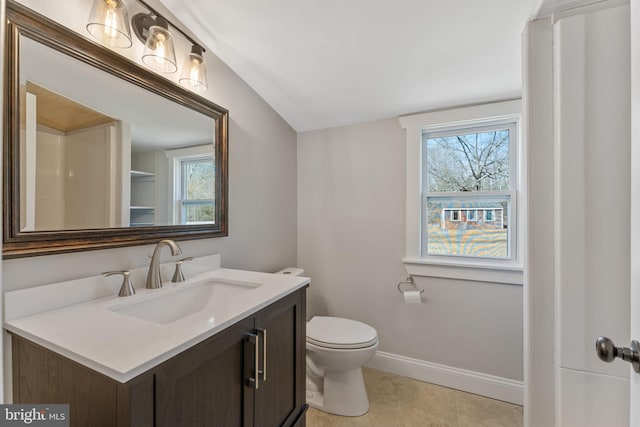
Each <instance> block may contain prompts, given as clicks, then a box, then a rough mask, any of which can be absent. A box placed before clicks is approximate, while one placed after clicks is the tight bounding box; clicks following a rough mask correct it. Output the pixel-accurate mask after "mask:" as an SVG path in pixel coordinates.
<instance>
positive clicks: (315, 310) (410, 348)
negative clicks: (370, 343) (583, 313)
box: [298, 118, 523, 381]
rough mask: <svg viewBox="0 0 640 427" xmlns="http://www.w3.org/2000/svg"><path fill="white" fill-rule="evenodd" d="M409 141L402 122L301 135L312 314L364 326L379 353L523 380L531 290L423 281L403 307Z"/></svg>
mask: <svg viewBox="0 0 640 427" xmlns="http://www.w3.org/2000/svg"><path fill="white" fill-rule="evenodd" d="M405 145H406V143H405V135H404V131H403V130H402V129H401V128H400V125H399V123H398V120H397V119H396V118H393V119H387V120H380V121H374V122H369V123H361V124H356V125H352V126H344V127H338V128H333V129H326V130H319V131H311V132H304V133H300V134H299V135H298V264H299V266H300V267H302V268H304V269H305V271H306V273H307V274H308V275H309V276H310V277H311V278H312V281H311V287H310V289H309V298H308V299H309V306H308V314H309V315H335V316H342V317H347V318H352V319H356V320H360V321H363V322H366V323H368V324H370V325H372V326H373V327H374V328H376V330H377V331H378V336H379V342H380V346H379V351H380V352H383V353H390V354H392V355H399V356H403V357H409V358H412V359H418V360H420V361H425V362H428V363H433V364H440V365H446V366H449V367H454V368H459V369H464V370H468V371H472V372H476V373H482V374H488V375H492V376H496V377H500V378H505V379H511V380H516V381H518V380H522V370H523V365H522V360H523V350H522V345H523V338H522V318H523V316H522V287H521V286H518V285H505V284H494V283H483V282H471V281H462V280H450V279H440V278H423V277H416V278H415V280H416V284H417V285H418V287H420V288H422V289H425V292H424V296H425V297H426V303H424V304H421V305H418V304H411V305H409V304H403V303H402V298H401V295H400V294H399V292H398V290H397V288H396V285H397V284H398V282H399V281H401V280H404V279H405V277H406V270H405V268H404V265H403V263H402V262H401V259H402V258H403V257H404V255H405V254H404V250H405V241H404V240H405V237H404V235H405V226H404V224H405V177H406V174H405Z"/></svg>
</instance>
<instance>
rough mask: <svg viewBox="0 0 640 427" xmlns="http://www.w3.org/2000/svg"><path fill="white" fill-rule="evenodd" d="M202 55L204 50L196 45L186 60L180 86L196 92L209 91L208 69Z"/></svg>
mask: <svg viewBox="0 0 640 427" xmlns="http://www.w3.org/2000/svg"><path fill="white" fill-rule="evenodd" d="M202 53H203V52H202V48H201V47H200V46H197V45H194V46H193V47H192V48H191V53H189V54H187V57H186V59H185V60H184V65H183V66H182V73H181V74H180V84H181V85H182V86H184V87H186V88H188V89H190V90H192V91H195V92H203V91H205V90H207V68H206V67H205V65H204V58H203V56H202Z"/></svg>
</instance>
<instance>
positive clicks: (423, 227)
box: [420, 116, 520, 262]
mask: <svg viewBox="0 0 640 427" xmlns="http://www.w3.org/2000/svg"><path fill="white" fill-rule="evenodd" d="M518 119H519V117H515V116H509V117H503V118H498V119H486V120H478V122H477V123H475V124H474V125H471V126H469V125H467V124H451V125H450V126H447V125H446V124H443V125H440V126H438V128H437V130H435V131H433V130H431V129H429V128H424V129H422V132H421V135H420V136H421V141H420V150H421V151H420V156H421V158H422V163H421V167H420V181H421V188H420V192H421V197H422V199H423V202H422V207H421V220H420V241H421V248H420V256H421V258H423V259H425V260H429V259H431V258H432V257H436V259H437V258H442V257H445V258H451V261H454V260H455V259H458V258H468V259H469V260H470V261H471V260H478V261H480V260H481V261H491V262H493V261H506V262H509V261H513V260H514V259H515V258H516V256H517V248H516V246H517V235H516V233H515V231H514V230H516V229H517V218H516V216H515V215H513V213H515V212H517V200H516V196H515V190H516V189H517V188H518V174H517V168H518V162H517V158H518V141H519V138H520V132H519V129H518V127H519V123H518ZM503 129H508V130H509V160H508V161H509V182H508V188H506V189H504V190H495V191H464V192H462V191H457V192H455V191H448V192H445V191H427V188H428V186H429V175H428V172H427V171H426V170H425V169H426V164H427V159H428V148H427V141H428V140H430V139H433V138H438V137H447V136H457V135H462V134H478V133H483V132H493V131H497V130H503ZM434 199H441V200H451V201H454V202H463V201H464V200H468V201H478V200H485V201H487V202H491V201H501V200H506V201H507V219H508V222H507V250H506V252H507V256H506V257H505V258H492V257H481V256H472V255H455V254H433V253H432V254H429V237H428V232H427V227H428V224H427V222H428V218H427V212H428V202H427V201H428V200H434ZM467 210H468V209H465V208H460V209H458V211H459V212H460V213H459V216H460V219H458V220H454V219H453V211H451V213H452V215H451V218H450V220H451V222H461V221H462V218H461V217H462V211H467ZM479 210H481V211H482V214H483V216H482V221H483V222H490V223H495V221H496V219H495V209H493V210H492V209H486V208H482V209H479ZM490 211H492V212H493V214H492V219H489V215H490V214H489V212H490ZM479 219H480V218H478V217H477V216H476V219H475V220H474V221H471V222H475V223H478V222H479ZM465 222H469V220H468V219H467V220H466V221H465ZM503 225H504V215H503Z"/></svg>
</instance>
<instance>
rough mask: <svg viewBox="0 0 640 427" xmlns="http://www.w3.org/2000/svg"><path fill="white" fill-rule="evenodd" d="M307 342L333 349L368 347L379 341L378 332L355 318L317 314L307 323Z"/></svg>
mask: <svg viewBox="0 0 640 427" xmlns="http://www.w3.org/2000/svg"><path fill="white" fill-rule="evenodd" d="M307 342H308V343H311V344H314V345H316V346H318V347H324V348H332V349H358V348H367V347H371V346H373V345H375V344H376V343H377V342H378V333H377V332H376V330H375V329H374V328H372V327H371V326H369V325H367V324H364V323H362V322H358V321H355V320H350V319H343V318H340V317H327V316H315V317H313V318H312V319H311V320H310V321H309V322H308V323H307Z"/></svg>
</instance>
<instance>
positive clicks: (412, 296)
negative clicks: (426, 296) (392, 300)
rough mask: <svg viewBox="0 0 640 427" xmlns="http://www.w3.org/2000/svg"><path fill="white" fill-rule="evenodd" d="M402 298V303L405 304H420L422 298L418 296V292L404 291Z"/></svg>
mask: <svg viewBox="0 0 640 427" xmlns="http://www.w3.org/2000/svg"><path fill="white" fill-rule="evenodd" d="M402 295H403V296H404V302H405V303H406V304H421V303H422V297H421V296H420V291H405V292H403V293H402Z"/></svg>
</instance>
